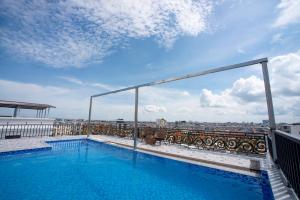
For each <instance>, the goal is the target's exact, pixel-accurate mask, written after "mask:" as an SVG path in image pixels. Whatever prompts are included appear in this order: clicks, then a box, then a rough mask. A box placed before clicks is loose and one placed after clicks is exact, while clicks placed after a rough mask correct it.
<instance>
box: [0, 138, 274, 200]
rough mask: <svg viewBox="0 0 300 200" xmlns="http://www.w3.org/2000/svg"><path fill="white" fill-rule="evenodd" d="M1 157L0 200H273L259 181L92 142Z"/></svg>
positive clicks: (266, 184) (263, 180) (262, 179)
mask: <svg viewBox="0 0 300 200" xmlns="http://www.w3.org/2000/svg"><path fill="white" fill-rule="evenodd" d="M49 144H50V145H51V146H52V149H48V150H43V151H28V152H22V153H17V154H16V153H8V154H3V155H0V188H1V192H0V199H1V200H2V199H3V200H4V199H5V200H16V199H18V200H21V199H26V200H31V199H43V200H46V199H56V200H60V199H64V200H69V199H70V200H71V199H72V200H77V199H78V200H79V199H91V200H95V199H103V200H106V199H109V200H115V199H118V200H122V199H124V200H125V199H126V200H131V199H173V200H177V199H189V200H192V199H198V200H212V199H222V200H227V199H231V200H232V199H251V200H260V199H261V200H267V199H273V195H272V192H271V188H270V185H269V181H268V178H267V175H266V172H262V173H261V176H259V177H252V176H247V175H242V174H238V173H232V172H227V171H222V170H218V169H212V168H208V167H202V166H199V165H194V164H189V163H185V162H181V161H176V160H171V159H167V158H163V157H158V156H153V155H150V154H145V153H141V152H136V151H132V150H129V149H125V148H121V147H116V146H112V145H109V144H105V143H100V142H95V141H92V140H72V141H60V142H49Z"/></svg>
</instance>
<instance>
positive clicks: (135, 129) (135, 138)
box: [133, 87, 139, 149]
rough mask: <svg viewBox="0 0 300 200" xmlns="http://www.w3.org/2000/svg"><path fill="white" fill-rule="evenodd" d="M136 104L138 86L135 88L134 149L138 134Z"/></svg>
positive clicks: (137, 102) (137, 100)
mask: <svg viewBox="0 0 300 200" xmlns="http://www.w3.org/2000/svg"><path fill="white" fill-rule="evenodd" d="M138 106H139V88H138V87H136V88H135V107H134V143H133V148H134V149H136V140H137V134H138Z"/></svg>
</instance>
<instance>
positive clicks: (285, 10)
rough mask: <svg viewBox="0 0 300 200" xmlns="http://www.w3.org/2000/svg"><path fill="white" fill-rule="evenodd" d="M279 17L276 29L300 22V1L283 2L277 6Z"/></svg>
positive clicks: (286, 0) (287, 0)
mask: <svg viewBox="0 0 300 200" xmlns="http://www.w3.org/2000/svg"><path fill="white" fill-rule="evenodd" d="M277 8H278V10H279V16H278V18H277V19H276V21H275V22H274V24H273V26H274V27H283V26H286V25H289V24H295V23H299V22H300V12H299V10H300V0H281V1H280V3H279V4H278V6H277Z"/></svg>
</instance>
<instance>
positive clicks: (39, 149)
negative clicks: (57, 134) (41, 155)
mask: <svg viewBox="0 0 300 200" xmlns="http://www.w3.org/2000/svg"><path fill="white" fill-rule="evenodd" d="M51 149H52V147H51V146H49V147H37V148H31V149H18V150H13V151H4V152H0V156H7V155H17V154H23V153H31V152H37V151H48V150H51Z"/></svg>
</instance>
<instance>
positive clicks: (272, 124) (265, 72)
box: [261, 62, 277, 162]
mask: <svg viewBox="0 0 300 200" xmlns="http://www.w3.org/2000/svg"><path fill="white" fill-rule="evenodd" d="M261 65H262V72H263V76H264V83H265V93H266V99H267V106H268V115H269V123H270V129H271V139H272V152H273V160H274V161H275V162H276V160H277V149H276V142H275V133H274V131H275V129H276V123H275V115H274V108H273V100H272V92H271V86H270V79H269V72H268V64H267V62H262V63H261Z"/></svg>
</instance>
